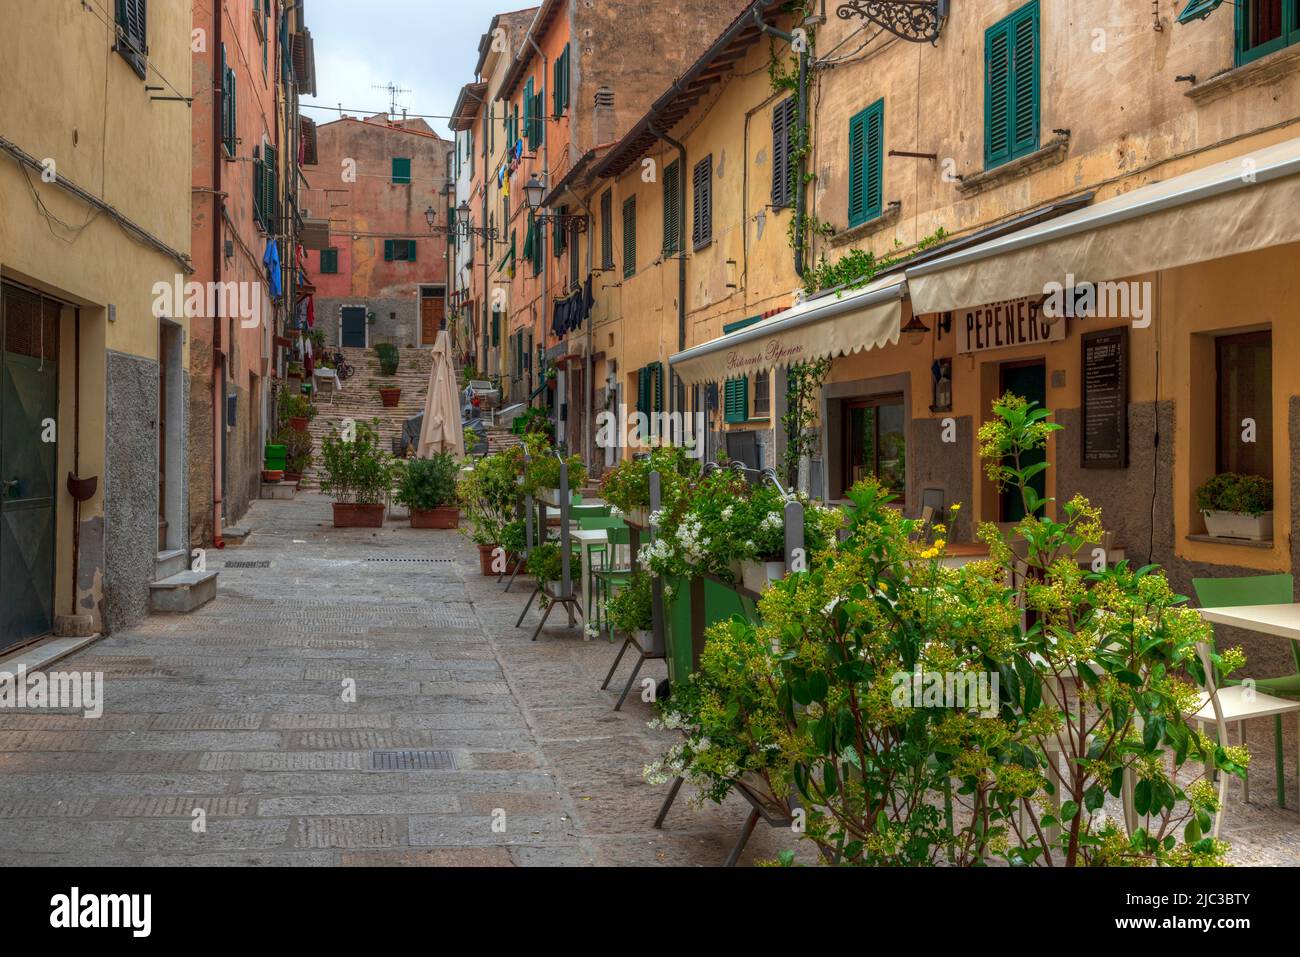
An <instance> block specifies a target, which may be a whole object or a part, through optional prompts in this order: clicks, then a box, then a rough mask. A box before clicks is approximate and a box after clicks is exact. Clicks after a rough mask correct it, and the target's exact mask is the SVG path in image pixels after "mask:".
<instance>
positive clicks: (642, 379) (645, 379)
mask: <svg viewBox="0 0 1300 957" xmlns="http://www.w3.org/2000/svg"><path fill="white" fill-rule="evenodd" d="M636 410H637V411H638V412H640V413H641V414H642V415H649V414H650V367H649V366H642V367H641V368H640V369H638V370H637V373H636Z"/></svg>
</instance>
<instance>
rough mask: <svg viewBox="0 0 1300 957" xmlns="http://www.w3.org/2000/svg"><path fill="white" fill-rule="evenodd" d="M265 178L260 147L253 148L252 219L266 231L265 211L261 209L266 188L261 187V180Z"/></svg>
mask: <svg viewBox="0 0 1300 957" xmlns="http://www.w3.org/2000/svg"><path fill="white" fill-rule="evenodd" d="M265 177H266V168H265V165H264V164H263V162H262V147H260V146H254V147H253V218H254V219H256V220H257V224H258V225H259V226H261V227H262V229H263V230H265V229H266V211H265V210H264V209H262V204H263V202H264V201H265V198H266V188H265V187H264V186H263V185H262V180H263V179H265Z"/></svg>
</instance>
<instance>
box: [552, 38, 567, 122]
mask: <svg viewBox="0 0 1300 957" xmlns="http://www.w3.org/2000/svg"><path fill="white" fill-rule="evenodd" d="M551 69H552V71H553V72H552V76H551V97H552V100H553V102H554V110H553V112H554V114H555V116H557V117H558V116H563V115H564V111H565V110H566V109H568V107H569V74H570V70H569V44H567V43H566V44H565V45H564V52H563V53H561V54H560V55H559V56H558V57H556V58H555V65H554V66H553V67H552V68H551Z"/></svg>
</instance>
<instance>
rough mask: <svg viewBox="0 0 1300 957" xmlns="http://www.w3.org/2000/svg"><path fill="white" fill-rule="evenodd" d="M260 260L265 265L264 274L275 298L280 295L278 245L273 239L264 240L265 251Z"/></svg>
mask: <svg viewBox="0 0 1300 957" xmlns="http://www.w3.org/2000/svg"><path fill="white" fill-rule="evenodd" d="M262 262H263V264H265V266H266V275H267V278H268V279H269V280H270V282H271V295H272V296H274V297H275V298H277V299H278V298H279V297H280V293H281V288H282V287H281V285H280V245H279V243H277V242H276V241H275V240H274V239H268V240H267V241H266V252H264V253H263V254H262Z"/></svg>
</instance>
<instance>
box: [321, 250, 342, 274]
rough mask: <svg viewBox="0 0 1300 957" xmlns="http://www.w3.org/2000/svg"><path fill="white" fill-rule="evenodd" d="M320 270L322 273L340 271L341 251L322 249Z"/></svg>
mask: <svg viewBox="0 0 1300 957" xmlns="http://www.w3.org/2000/svg"><path fill="white" fill-rule="evenodd" d="M320 271H321V274H322V275H332V274H334V273H337V272H338V271H339V251H338V250H337V249H333V248H331V249H322V250H321V251H320Z"/></svg>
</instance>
